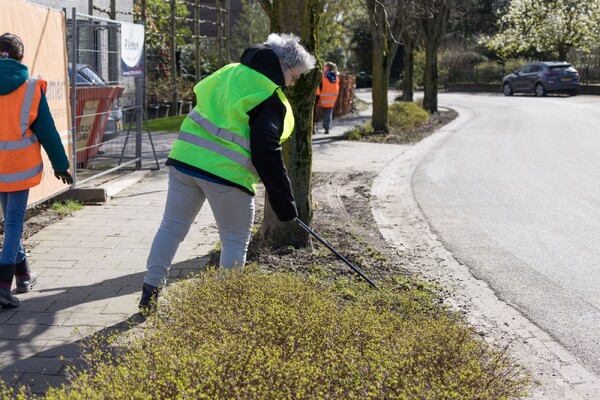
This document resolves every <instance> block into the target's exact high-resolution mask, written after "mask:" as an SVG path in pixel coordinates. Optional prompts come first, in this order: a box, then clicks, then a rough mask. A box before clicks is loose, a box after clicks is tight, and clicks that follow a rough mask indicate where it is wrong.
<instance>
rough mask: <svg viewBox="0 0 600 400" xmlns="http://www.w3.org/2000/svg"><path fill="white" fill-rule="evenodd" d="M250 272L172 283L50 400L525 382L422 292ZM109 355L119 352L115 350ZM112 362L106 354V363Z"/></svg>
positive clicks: (258, 395) (410, 389)
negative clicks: (138, 321)
mask: <svg viewBox="0 0 600 400" xmlns="http://www.w3.org/2000/svg"><path fill="white" fill-rule="evenodd" d="M382 287H383V289H382V290H380V291H376V290H372V289H370V287H368V286H367V285H365V284H364V283H362V282H357V281H356V280H355V279H348V278H345V279H340V280H338V281H336V282H335V283H325V282H320V281H318V280H317V278H315V277H301V276H299V275H297V274H290V273H287V274H285V273H272V274H264V273H261V272H260V271H258V270H256V269H253V268H245V269H235V270H233V271H223V270H218V271H214V270H213V271H209V272H206V273H202V274H201V275H199V276H197V277H195V278H193V279H190V280H187V281H184V282H181V283H179V284H177V285H174V286H171V287H169V288H168V290H166V291H164V295H162V297H161V301H160V302H159V307H158V311H157V314H155V315H154V316H151V317H150V318H149V319H148V320H147V322H146V324H144V325H143V326H142V327H141V330H139V329H138V330H136V332H135V334H130V337H128V338H126V339H123V338H121V339H116V340H115V341H114V342H112V343H110V345H111V349H112V350H113V351H111V352H109V351H106V348H104V349H103V348H102V345H100V344H96V345H92V347H91V348H90V349H89V351H88V353H87V359H86V361H87V365H89V366H90V369H89V370H88V371H86V372H83V373H81V374H79V375H76V376H75V377H74V378H73V380H72V383H71V385H69V386H68V387H63V388H51V389H50V390H49V391H48V392H47V393H46V396H45V397H44V398H46V399H100V398H107V396H108V397H110V398H113V399H121V398H155V399H175V398H179V399H181V398H190V399H191V398H193V399H225V398H239V399H281V398H311V399H327V398H329V399H358V398H360V399H382V398H389V399H473V398H477V399H502V398H516V397H519V396H521V395H523V394H525V388H526V385H527V379H526V378H525V377H524V376H523V375H522V374H521V371H520V369H519V368H517V367H515V366H514V364H513V363H512V362H511V360H510V359H509V357H508V356H507V354H506V353H505V352H504V351H502V350H500V351H497V350H494V349H492V348H491V347H490V346H489V345H488V344H486V342H485V341H483V340H481V339H480V338H479V337H478V336H477V335H475V334H474V332H473V331H472V330H471V329H470V328H469V327H467V325H466V324H465V323H464V322H463V321H462V319H461V317H460V316H459V315H458V314H455V313H452V312H449V311H448V310H447V309H445V308H443V307H442V306H440V301H439V299H438V298H437V297H436V296H435V295H434V294H433V292H430V291H428V290H426V289H420V288H419V287H418V286H417V285H407V284H406V282H401V283H400V284H396V283H395V282H389V283H388V284H387V285H382ZM115 349H117V350H116V351H115ZM109 354H112V355H109Z"/></svg>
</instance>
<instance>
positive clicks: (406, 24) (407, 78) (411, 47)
mask: <svg viewBox="0 0 600 400" xmlns="http://www.w3.org/2000/svg"><path fill="white" fill-rule="evenodd" d="M423 13H424V9H423V8H422V7H421V6H420V5H418V4H416V2H415V1H411V2H410V3H409V4H407V5H406V7H405V11H404V14H403V23H402V47H403V50H404V52H403V54H402V61H403V68H404V70H403V74H402V75H403V76H402V101H413V100H414V72H415V48H416V47H417V42H418V40H419V34H420V31H419V26H418V24H417V18H419V17H420V16H422V15H423Z"/></svg>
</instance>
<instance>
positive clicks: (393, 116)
mask: <svg viewBox="0 0 600 400" xmlns="http://www.w3.org/2000/svg"><path fill="white" fill-rule="evenodd" d="M428 119H429V113H428V112H427V111H425V110H424V109H423V108H422V107H420V106H419V105H418V104H416V103H413V102H405V101H399V102H395V103H392V104H390V106H389V108H388V122H389V124H390V131H395V130H399V131H409V130H411V129H414V128H415V127H416V126H417V125H420V124H423V123H425V122H427V120H428Z"/></svg>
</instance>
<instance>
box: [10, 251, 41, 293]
mask: <svg viewBox="0 0 600 400" xmlns="http://www.w3.org/2000/svg"><path fill="white" fill-rule="evenodd" d="M37 280H38V278H37V274H36V273H35V272H31V270H30V269H29V262H28V261H27V258H24V259H23V261H21V262H20V263H18V264H17V265H15V283H16V286H17V293H27V292H29V291H30V290H31V287H32V286H33V285H35V284H36V283H37Z"/></svg>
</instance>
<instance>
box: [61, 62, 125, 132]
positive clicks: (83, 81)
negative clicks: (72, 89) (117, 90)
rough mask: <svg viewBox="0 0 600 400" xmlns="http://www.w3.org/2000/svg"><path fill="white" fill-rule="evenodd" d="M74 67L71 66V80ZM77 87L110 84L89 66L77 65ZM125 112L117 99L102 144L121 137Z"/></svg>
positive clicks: (109, 116) (109, 115)
mask: <svg viewBox="0 0 600 400" xmlns="http://www.w3.org/2000/svg"><path fill="white" fill-rule="evenodd" d="M71 71H72V67H71V64H69V79H71ZM75 85H77V86H106V85H108V83H107V82H106V81H105V80H104V79H102V77H100V75H98V74H97V73H96V71H94V70H93V69H92V68H91V67H90V66H89V65H86V64H77V70H76V74H75ZM122 119H123V111H122V110H121V105H120V101H119V99H115V100H114V101H113V104H112V109H111V111H110V113H109V114H108V120H107V122H106V128H105V129H104V134H103V135H102V142H106V141H109V140H111V139H114V138H116V137H117V136H119V134H120V133H121V130H122V122H121V120H122Z"/></svg>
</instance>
